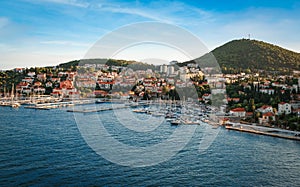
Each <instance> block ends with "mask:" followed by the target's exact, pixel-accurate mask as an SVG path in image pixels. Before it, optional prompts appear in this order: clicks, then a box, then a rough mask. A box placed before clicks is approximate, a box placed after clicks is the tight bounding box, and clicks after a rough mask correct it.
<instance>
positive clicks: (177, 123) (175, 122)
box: [170, 119, 181, 125]
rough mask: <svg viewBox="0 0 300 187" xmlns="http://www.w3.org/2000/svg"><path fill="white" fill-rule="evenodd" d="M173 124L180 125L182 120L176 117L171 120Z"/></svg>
mask: <svg viewBox="0 0 300 187" xmlns="http://www.w3.org/2000/svg"><path fill="white" fill-rule="evenodd" d="M170 123H171V125H180V124H181V121H180V120H179V119H174V120H172V121H170Z"/></svg>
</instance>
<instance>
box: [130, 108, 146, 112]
mask: <svg viewBox="0 0 300 187" xmlns="http://www.w3.org/2000/svg"><path fill="white" fill-rule="evenodd" d="M132 112H135V113H147V110H145V109H135V110H132Z"/></svg>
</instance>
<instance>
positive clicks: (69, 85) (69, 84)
mask: <svg viewBox="0 0 300 187" xmlns="http://www.w3.org/2000/svg"><path fill="white" fill-rule="evenodd" d="M59 88H61V89H62V88H66V89H68V88H73V82H72V81H70V80H66V81H62V82H60V84H59Z"/></svg>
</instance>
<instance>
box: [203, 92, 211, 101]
mask: <svg viewBox="0 0 300 187" xmlns="http://www.w3.org/2000/svg"><path fill="white" fill-rule="evenodd" d="M202 98H203V100H209V99H210V98H211V94H208V93H206V94H204V95H203V96H202Z"/></svg>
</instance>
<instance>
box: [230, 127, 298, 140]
mask: <svg viewBox="0 0 300 187" xmlns="http://www.w3.org/2000/svg"><path fill="white" fill-rule="evenodd" d="M225 128H226V129H228V130H235V131H241V132H247V133H252V134H258V135H265V136H272V137H276V138H284V139H289V140H297V141H300V137H299V136H296V135H299V134H300V132H294V134H295V135H294V136H293V135H288V134H284V133H272V132H280V131H276V130H274V129H271V128H270V132H267V131H260V130H256V129H253V128H252V129H251V128H244V127H243V126H239V127H236V126H225Z"/></svg>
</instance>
